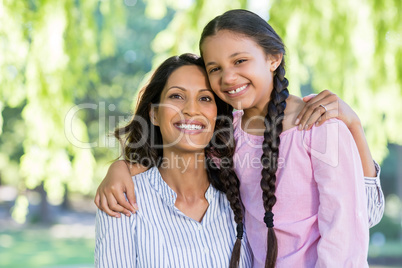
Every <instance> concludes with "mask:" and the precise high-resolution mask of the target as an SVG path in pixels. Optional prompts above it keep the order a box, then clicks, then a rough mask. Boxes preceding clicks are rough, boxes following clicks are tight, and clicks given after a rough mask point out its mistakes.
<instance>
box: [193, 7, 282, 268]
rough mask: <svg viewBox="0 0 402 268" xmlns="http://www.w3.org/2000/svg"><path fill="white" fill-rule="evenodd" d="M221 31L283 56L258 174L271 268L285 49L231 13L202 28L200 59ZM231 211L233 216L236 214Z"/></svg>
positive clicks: (264, 29) (253, 20)
mask: <svg viewBox="0 0 402 268" xmlns="http://www.w3.org/2000/svg"><path fill="white" fill-rule="evenodd" d="M220 30H227V31H231V32H233V33H236V34H240V35H243V36H245V37H247V38H250V39H252V40H254V42H256V43H257V44H258V45H259V46H261V47H262V48H263V49H264V51H265V53H266V54H267V55H279V54H282V55H283V57H282V62H281V63H280V65H279V67H278V68H277V69H276V71H275V75H274V88H273V90H272V93H271V96H270V100H269V102H268V111H267V114H266V116H265V127H266V129H265V131H264V142H263V145H262V149H263V155H262V156H261V163H262V166H263V169H262V172H261V175H262V179H261V188H262V191H263V194H262V199H263V204H264V209H265V217H264V222H265V224H266V225H267V228H268V236H267V256H266V260H265V267H266V268H268V267H269V268H273V267H275V264H276V258H277V255H278V245H277V240H276V235H275V231H274V229H273V226H274V225H273V213H272V207H273V206H274V205H275V203H276V197H275V182H276V175H275V173H276V171H277V169H278V154H279V150H278V148H279V144H280V138H279V135H280V134H281V133H282V121H283V118H284V111H285V108H286V99H287V98H288V96H289V91H288V89H287V87H288V84H289V83H288V80H287V79H286V78H285V59H284V55H285V46H284V44H283V42H282V40H281V38H280V37H279V36H278V34H277V33H276V32H275V31H274V29H273V28H272V27H271V26H270V25H269V24H268V23H267V22H266V21H264V20H263V19H262V18H261V17H259V16H258V15H256V14H254V13H252V12H250V11H247V10H230V11H227V12H225V13H224V14H222V15H221V16H218V17H216V18H215V19H213V20H212V21H210V22H209V23H208V24H207V26H205V28H204V30H203V32H202V35H201V39H200V44H199V46H200V51H201V55H202V50H201V46H202V44H203V42H204V40H205V38H207V37H209V36H213V35H215V34H217V33H218V32H219V31H220ZM233 184H234V185H235V186H237V187H238V186H239V183H233ZM226 187H229V186H226ZM237 193H238V191H237ZM233 199H234V200H236V201H237V200H240V199H239V198H238V197H237V196H236V197H233ZM229 201H230V202H231V203H232V200H231V199H229ZM233 211H234V212H235V214H236V211H235V210H233ZM237 217H241V218H243V215H240V214H238V215H237ZM233 257H234V253H233V254H232V258H233ZM236 258H237V262H238V258H239V257H238V256H236Z"/></svg>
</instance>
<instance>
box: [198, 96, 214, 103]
mask: <svg viewBox="0 0 402 268" xmlns="http://www.w3.org/2000/svg"><path fill="white" fill-rule="evenodd" d="M200 100H201V101H207V102H211V101H212V98H211V97H208V96H205V97H201V98H200Z"/></svg>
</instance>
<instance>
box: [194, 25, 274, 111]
mask: <svg viewBox="0 0 402 268" xmlns="http://www.w3.org/2000/svg"><path fill="white" fill-rule="evenodd" d="M201 50H202V54H203V59H204V62H205V66H206V71H207V73H208V78H209V82H210V83H211V87H212V89H213V90H214V92H215V94H216V95H217V96H218V97H219V98H221V99H222V100H224V101H225V102H226V103H229V104H230V105H232V106H233V107H234V108H235V109H238V110H240V109H250V108H259V109H262V108H263V107H264V106H265V105H266V104H267V103H268V101H269V98H270V94H271V91H272V88H273V80H272V79H273V72H274V70H275V69H276V67H277V66H279V64H280V61H279V62H278V60H279V59H281V57H280V58H279V57H273V56H272V55H267V54H266V53H265V51H264V50H263V48H262V47H261V46H260V45H258V44H257V43H256V42H255V41H254V40H252V39H251V38H249V37H246V36H241V35H239V34H237V33H234V32H231V31H228V30H220V31H218V32H217V33H216V34H215V35H213V36H209V37H207V38H206V39H205V40H204V41H203V43H202V45H201Z"/></svg>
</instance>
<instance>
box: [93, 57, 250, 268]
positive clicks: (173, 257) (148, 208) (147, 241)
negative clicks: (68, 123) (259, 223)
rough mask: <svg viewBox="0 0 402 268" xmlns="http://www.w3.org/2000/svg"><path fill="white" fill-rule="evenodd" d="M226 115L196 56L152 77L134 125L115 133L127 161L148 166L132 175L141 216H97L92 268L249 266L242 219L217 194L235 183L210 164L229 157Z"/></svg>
mask: <svg viewBox="0 0 402 268" xmlns="http://www.w3.org/2000/svg"><path fill="white" fill-rule="evenodd" d="M224 116H229V117H230V116H231V109H230V107H229V106H228V105H226V104H225V103H223V102H222V101H221V100H219V99H218V98H216V96H215V95H214V93H213V92H212V90H211V89H210V86H209V84H208V79H207V76H206V73H205V71H204V69H203V65H202V61H201V60H200V58H198V57H197V56H195V55H192V54H184V55H181V56H179V57H171V58H169V59H167V60H166V61H165V62H164V63H162V65H161V66H160V67H159V68H158V69H157V70H156V71H155V73H154V75H153V76H152V78H151V81H150V83H149V84H148V85H147V86H146V87H145V89H144V91H143V92H142V95H141V98H140V101H139V104H138V107H137V111H136V113H135V116H134V117H133V119H132V121H131V122H130V123H129V124H128V125H127V126H125V127H123V128H121V129H118V130H116V131H115V136H116V137H117V138H118V139H122V138H123V137H124V138H123V139H122V141H123V143H124V155H125V158H126V159H127V160H129V159H135V160H136V161H135V162H136V163H141V164H145V163H146V162H147V163H148V165H149V166H151V168H150V169H148V170H147V171H145V172H143V173H141V174H139V175H136V176H134V177H133V181H134V183H135V185H136V186H137V187H136V190H135V194H136V196H137V202H138V203H139V204H140V205H141V211H139V212H138V213H136V214H135V215H133V216H131V217H126V216H123V217H121V218H114V217H111V216H108V215H107V214H106V213H105V212H103V211H101V210H98V212H97V216H96V247H95V264H96V266H97V267H228V266H229V263H230V262H231V263H230V267H237V265H239V266H240V267H250V266H251V265H252V255H251V251H250V249H249V245H248V242H247V239H246V237H245V235H243V227H242V218H239V217H236V218H235V221H234V220H233V218H234V214H233V211H232V210H231V209H230V204H229V201H228V199H227V198H226V196H225V194H224V193H223V192H222V191H223V190H225V191H226V193H227V196H228V198H229V199H230V198H233V196H237V195H238V193H236V194H233V191H238V189H237V187H231V188H230V187H225V185H223V184H222V183H220V181H224V182H225V183H226V184H227V185H229V184H230V182H234V183H236V182H237V177H236V175H235V174H234V172H233V170H232V171H228V172H225V173H223V172H220V171H219V170H218V169H217V168H216V166H215V165H214V162H213V161H212V159H211V158H212V157H218V158H225V157H227V158H232V156H233V152H234V147H233V144H231V143H230V140H231V138H232V136H231V135H232V128H231V127H232V123H231V122H230V121H227V120H226V118H225V117H224ZM214 133H216V135H214ZM212 139H213V146H211V144H212V143H210V142H211V140H212ZM232 203H233V202H232ZM233 209H234V210H241V209H242V208H241V207H240V206H237V207H233ZM236 229H237V230H238V232H237V234H236ZM236 237H237V238H236ZM243 237H244V238H243ZM240 248H242V250H241V251H240ZM232 251H233V252H234V254H233V256H234V257H233V258H232V261H231V257H230V256H231V252H232Z"/></svg>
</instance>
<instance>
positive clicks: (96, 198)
mask: <svg viewBox="0 0 402 268" xmlns="http://www.w3.org/2000/svg"><path fill="white" fill-rule="evenodd" d="M94 203H95V205H96V206H97V207H98V208H99V209H100V196H99V189H97V190H96V195H95V198H94Z"/></svg>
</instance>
